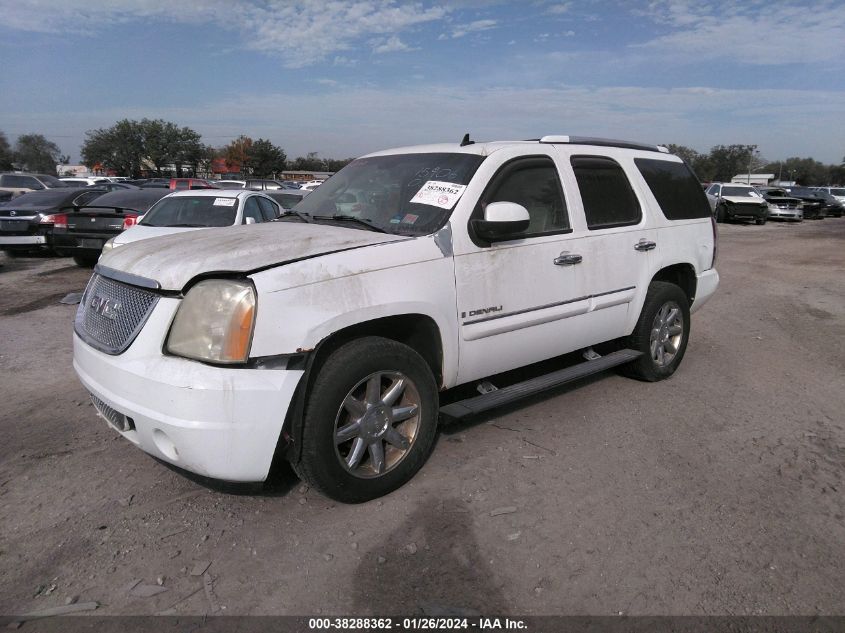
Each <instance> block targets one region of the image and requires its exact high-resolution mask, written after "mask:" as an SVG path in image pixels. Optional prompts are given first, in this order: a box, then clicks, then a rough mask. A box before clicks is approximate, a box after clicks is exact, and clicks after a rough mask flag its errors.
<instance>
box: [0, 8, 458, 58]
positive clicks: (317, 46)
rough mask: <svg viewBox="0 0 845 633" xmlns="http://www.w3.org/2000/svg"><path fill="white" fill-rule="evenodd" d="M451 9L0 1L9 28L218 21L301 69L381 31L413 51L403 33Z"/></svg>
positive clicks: (392, 44) (389, 46)
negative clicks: (147, 21)
mask: <svg viewBox="0 0 845 633" xmlns="http://www.w3.org/2000/svg"><path fill="white" fill-rule="evenodd" d="M448 12H449V9H447V8H443V7H438V6H433V7H425V6H423V5H422V4H419V3H408V2H401V1H399V0H361V1H358V0H327V1H324V0H298V1H297V2H295V3H293V2H288V1H287V0H266V1H264V2H260V1H259V0H228V1H227V0H193V1H192V2H191V5H190V6H189V7H186V6H185V5H181V4H179V3H174V2H172V0H98V2H96V3H90V5H89V6H75V5H63V4H60V3H52V2H47V1H46V0H0V14H2V15H3V26H5V27H7V28H12V29H17V30H23V31H32V32H42V33H65V32H74V33H88V34H95V33H96V32H97V31H98V30H99V29H104V28H108V27H110V26H113V25H116V24H121V23H127V22H131V21H133V20H139V19H144V20H150V19H161V20H173V21H176V22H182V23H200V24H204V23H213V24H216V25H217V26H218V27H220V28H225V29H230V30H235V31H237V32H239V33H240V34H241V36H242V38H243V45H244V46H246V47H247V48H249V49H251V50H256V51H260V52H263V53H269V54H275V55H278V56H279V57H280V58H281V59H282V60H283V62H282V63H283V64H284V65H285V66H287V67H291V68H299V67H303V66H308V65H311V64H315V63H318V62H321V61H324V60H327V59H332V58H333V57H342V56H343V53H344V52H345V51H349V50H352V49H354V48H356V47H357V46H358V45H360V44H361V43H363V42H367V41H370V40H371V39H373V38H374V36H375V37H377V36H382V39H383V40H385V41H384V42H383V43H382V44H381V45H380V47H381V48H383V50H381V51H379V52H390V51H401V50H408V48H407V47H404V48H403V46H404V45H403V44H402V43H401V40H399V34H400V33H403V32H405V31H408V30H411V29H413V28H415V27H417V26H419V25H422V24H425V23H429V22H437V21H440V20H442V19H443V18H445V17H446V16H447V15H448Z"/></svg>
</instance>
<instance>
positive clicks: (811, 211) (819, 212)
mask: <svg viewBox="0 0 845 633" xmlns="http://www.w3.org/2000/svg"><path fill="white" fill-rule="evenodd" d="M784 189H785V190H786V192H787V193H789V195H790V196H792V197H793V198H798V199H799V200H801V202H802V204H803V205H804V219H805V220H821V219H822V218H824V217H825V216H826V215H827V214H826V213H825V207H826V206H827V204H826V203H825V201H824V198H822V196H821V194H819V192H818V191H815V190H814V189H810V188H809V187H784Z"/></svg>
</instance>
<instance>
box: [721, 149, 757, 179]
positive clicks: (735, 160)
mask: <svg viewBox="0 0 845 633" xmlns="http://www.w3.org/2000/svg"><path fill="white" fill-rule="evenodd" d="M708 159H709V162H710V164H711V169H712V178H710V179H709V180H717V181H721V182H730V181H731V178H733V177H734V176H736V175H737V174H747V173H749V169H750V170H752V171H753V170H754V169H755V168H756V167H759V166H762V165H761V162H762V160H761V159H760V155H759V153H758V152H757V146H756V145H716V146H715V147H713V148H712V149H711V150H710V155H709V156H708Z"/></svg>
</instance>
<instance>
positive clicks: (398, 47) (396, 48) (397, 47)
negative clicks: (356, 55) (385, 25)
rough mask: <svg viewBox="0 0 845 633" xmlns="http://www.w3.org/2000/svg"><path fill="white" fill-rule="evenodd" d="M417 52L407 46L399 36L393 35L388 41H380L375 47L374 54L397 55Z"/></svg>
mask: <svg viewBox="0 0 845 633" xmlns="http://www.w3.org/2000/svg"><path fill="white" fill-rule="evenodd" d="M413 50H416V49H414V48H411V47H410V46H408V45H407V44H405V43H404V42H403V41H402V40H400V39H399V38H398V37H397V36H395V35H393V36H391V37H389V38H387V39H386V40H379V41H377V43H375V45H374V46H373V52H374V53H377V54H382V53H397V52H401V51H413Z"/></svg>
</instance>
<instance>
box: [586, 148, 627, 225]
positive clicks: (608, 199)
mask: <svg viewBox="0 0 845 633" xmlns="http://www.w3.org/2000/svg"><path fill="white" fill-rule="evenodd" d="M571 163H572V169H573V171H574V172H575V180H577V181H578V189H579V190H580V192H581V201H582V202H583V203H584V214H585V215H586V217H587V228H589V229H590V230H591V231H593V230H597V229H608V228H611V227H614V226H627V225H629V224H638V223H639V221H640V218H642V213H641V211H640V203H639V201H637V197H636V196H635V195H634V190H633V189H631V183H630V182H628V177H627V176H625V172H624V171H623V169H622V167H621V166H620V165H619V163H617V162H616V161H615V160H612V159H610V158H606V157H604V156H573V157H572V158H571Z"/></svg>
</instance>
